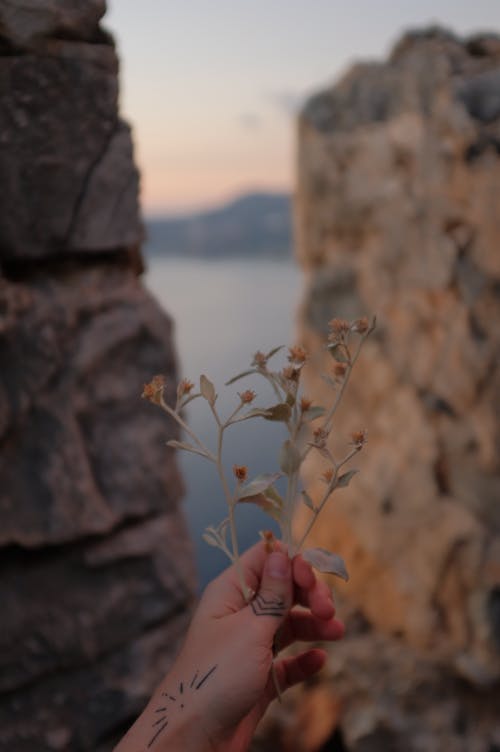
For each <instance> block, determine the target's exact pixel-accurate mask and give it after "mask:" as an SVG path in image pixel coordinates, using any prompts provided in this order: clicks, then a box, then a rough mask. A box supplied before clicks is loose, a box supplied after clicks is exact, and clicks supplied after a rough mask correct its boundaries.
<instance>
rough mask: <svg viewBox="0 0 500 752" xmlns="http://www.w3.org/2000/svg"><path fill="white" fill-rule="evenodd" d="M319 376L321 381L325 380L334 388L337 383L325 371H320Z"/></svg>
mask: <svg viewBox="0 0 500 752" xmlns="http://www.w3.org/2000/svg"><path fill="white" fill-rule="evenodd" d="M320 376H321V378H322V379H323V381H326V383H327V384H328V385H329V386H332V387H333V388H334V389H335V388H336V387H337V384H336V383H335V379H332V377H331V376H328V374H326V373H320Z"/></svg>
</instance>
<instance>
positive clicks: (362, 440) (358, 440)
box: [351, 428, 368, 449]
mask: <svg viewBox="0 0 500 752" xmlns="http://www.w3.org/2000/svg"><path fill="white" fill-rule="evenodd" d="M351 439H352V441H351V443H352V444H353V446H355V447H356V449H361V448H362V447H364V445H365V444H366V442H367V441H368V439H367V431H366V429H365V428H363V429H362V430H361V431H354V432H353V433H352V434H351Z"/></svg>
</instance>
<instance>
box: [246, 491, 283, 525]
mask: <svg viewBox="0 0 500 752" xmlns="http://www.w3.org/2000/svg"><path fill="white" fill-rule="evenodd" d="M239 501H240V502H241V503H242V504H256V505H257V506H258V507H260V509H262V511H264V512H266V514H269V515H270V516H271V517H273V518H274V519H275V520H277V521H278V522H280V521H281V514H282V511H283V510H282V508H281V507H280V506H279V505H278V504H277V503H276V502H275V501H273V499H270V498H269V496H267V495H266V494H263V493H260V494H255V495H254V496H245V498H244V499H239Z"/></svg>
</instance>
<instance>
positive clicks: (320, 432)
mask: <svg viewBox="0 0 500 752" xmlns="http://www.w3.org/2000/svg"><path fill="white" fill-rule="evenodd" d="M313 436H314V443H313V445H314V446H315V447H318V449H324V448H325V446H326V440H327V438H328V432H327V431H325V429H324V428H315V429H314V431H313Z"/></svg>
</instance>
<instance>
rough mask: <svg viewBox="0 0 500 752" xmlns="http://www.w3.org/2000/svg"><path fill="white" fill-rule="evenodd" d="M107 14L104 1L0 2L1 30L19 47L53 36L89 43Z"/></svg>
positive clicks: (17, 0) (41, 0)
mask: <svg viewBox="0 0 500 752" xmlns="http://www.w3.org/2000/svg"><path fill="white" fill-rule="evenodd" d="M105 10H106V2H105V0H85V2H81V0H1V1H0V30H1V32H2V36H4V37H6V38H7V39H8V40H9V41H10V42H11V43H12V44H14V45H18V46H20V47H25V46H28V45H29V44H30V43H31V44H33V43H35V42H36V41H37V40H38V39H40V38H41V37H50V36H59V37H69V38H71V39H80V40H88V39H92V37H95V35H96V34H99V32H100V30H99V26H98V24H99V20H100V19H101V17H102V16H103V15H104V12H105Z"/></svg>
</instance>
